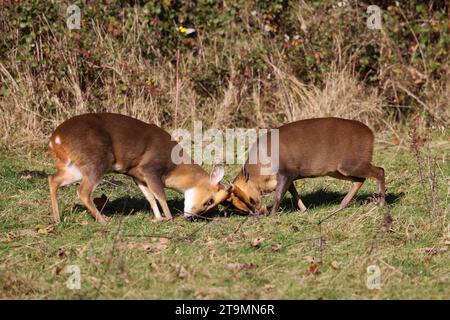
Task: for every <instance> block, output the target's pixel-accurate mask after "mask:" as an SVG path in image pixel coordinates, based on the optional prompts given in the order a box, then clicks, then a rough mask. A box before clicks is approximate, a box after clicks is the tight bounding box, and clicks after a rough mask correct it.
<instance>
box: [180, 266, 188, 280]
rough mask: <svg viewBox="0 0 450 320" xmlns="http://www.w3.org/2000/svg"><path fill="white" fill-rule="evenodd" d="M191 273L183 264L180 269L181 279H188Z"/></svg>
mask: <svg viewBox="0 0 450 320" xmlns="http://www.w3.org/2000/svg"><path fill="white" fill-rule="evenodd" d="M188 275H189V273H188V271H187V270H186V268H185V267H183V266H181V267H180V271H178V278H180V279H186V278H187V277H188Z"/></svg>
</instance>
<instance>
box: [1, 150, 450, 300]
mask: <svg viewBox="0 0 450 320" xmlns="http://www.w3.org/2000/svg"><path fill="white" fill-rule="evenodd" d="M431 150H432V151H431V152H432V154H433V155H434V157H435V159H436V164H435V166H434V167H433V168H434V169H435V175H433V174H430V170H428V169H429V168H428V166H427V164H426V163H422V164H421V165H420V166H419V165H418V162H417V159H416V157H415V156H414V155H413V153H412V152H411V151H410V150H409V149H408V148H405V147H401V146H388V145H386V146H383V145H380V144H378V147H377V150H376V156H375V160H374V163H375V164H377V165H381V166H383V167H384V168H385V170H386V178H387V179H386V180H387V203H388V205H387V206H386V207H384V208H381V209H380V208H378V207H376V206H375V205H374V204H373V203H372V201H371V196H372V195H373V193H374V192H375V190H376V188H375V183H374V182H373V181H370V180H369V181H368V182H366V184H365V186H364V187H363V188H362V190H361V191H360V193H359V195H358V198H357V199H356V201H353V202H352V203H351V205H350V206H349V208H347V209H345V210H343V211H341V212H339V213H338V214H336V215H334V216H332V217H330V218H329V219H327V220H325V221H324V222H323V223H322V224H321V226H319V225H318V222H319V221H321V220H322V219H324V218H326V217H327V216H328V215H329V213H330V212H331V211H332V210H333V209H335V208H336V207H337V204H338V203H339V202H340V200H341V198H342V197H343V196H344V194H345V192H346V191H348V189H349V188H350V185H349V183H346V182H342V181H338V180H334V179H331V178H320V179H308V180H304V181H298V182H297V188H298V190H299V193H300V195H301V196H302V198H303V201H304V203H305V204H306V205H307V206H308V207H309V209H308V211H307V212H306V213H304V214H301V213H299V211H297V210H296V209H295V208H294V206H293V204H292V203H291V200H290V195H287V196H286V198H285V201H284V202H283V204H282V207H283V210H282V211H281V212H280V213H279V214H277V215H273V216H264V217H253V216H251V217H246V216H242V215H239V214H237V213H236V212H233V211H232V210H231V208H226V207H224V206H221V207H219V208H218V210H216V212H214V213H212V214H210V215H209V217H210V219H208V220H198V221H195V222H188V221H185V220H184V219H183V218H182V217H181V216H179V215H178V216H176V218H175V219H174V221H173V222H163V223H158V222H155V221H154V220H153V214H152V213H151V212H150V209H149V206H148V204H147V203H146V201H145V199H144V197H143V195H142V194H141V193H140V191H139V189H138V188H137V187H136V186H135V185H134V184H133V182H132V181H131V180H130V179H128V178H126V177H121V176H117V175H116V176H108V177H106V178H105V181H104V182H103V183H102V184H101V185H100V186H99V188H98V189H97V191H96V193H95V195H96V196H97V197H98V196H100V195H102V194H105V195H106V196H108V198H109V200H110V201H109V202H108V204H107V205H106V207H105V209H104V212H106V214H107V215H108V216H109V218H110V222H109V224H108V225H106V226H101V225H99V224H97V223H95V222H94V221H93V220H92V219H91V217H90V215H89V214H88V213H87V212H86V210H85V209H84V208H83V207H82V206H80V205H77V204H76V203H79V202H77V201H78V200H77V199H76V193H75V189H76V186H71V187H67V188H63V189H61V192H60V194H59V203H60V208H61V209H62V223H61V224H59V225H57V226H54V225H52V221H51V217H50V199H49V193H48V186H47V179H46V178H45V177H44V178H39V177H34V176H32V177H31V178H30V177H26V175H25V177H20V175H21V174H20V172H22V171H23V170H43V171H45V172H53V170H54V169H53V168H52V165H51V162H50V159H49V158H48V157H46V156H45V155H44V154H40V155H39V154H38V155H33V156H31V155H28V156H23V155H20V156H19V155H14V154H11V153H0V219H1V223H0V298H24V299H42V298H43V299H54V298H57V299H105V298H120V299H180V298H181V299H184V298H186V299H195V298H206V299H212V298H217V299H222V298H228V299H305V298H306V299H399V298H405V299H422V298H431V299H448V298H449V297H450V285H449V284H450V267H449V265H450V264H449V252H448V246H449V244H450V237H449V230H448V222H449V220H448V203H449V195H448V188H449V184H448V183H449V180H448V179H449V178H448V177H449V175H450V166H449V162H448V160H449V159H448V155H449V150H450V146H449V143H448V141H441V142H440V143H437V142H435V143H434V145H433V147H432V149H431ZM425 162H426V161H425ZM419 163H420V161H419ZM419 167H421V169H420V172H421V173H422V176H423V178H422V179H421V178H420V175H419V174H418V168H419ZM238 169H239V168H238V167H237V166H236V167H227V168H226V171H227V177H226V178H227V180H228V181H230V180H231V179H232V177H233V176H234V175H235V174H236V172H237V171H238ZM432 172H433V171H431V173H432ZM433 177H435V178H433ZM421 181H422V182H421ZM433 182H434V183H433ZM430 184H431V185H435V191H433V192H432V193H430V194H429V195H428V193H427V192H424V188H423V186H426V188H428V186H429V185H430ZM167 194H168V197H169V199H170V202H169V206H170V207H171V208H182V204H183V202H182V197H181V195H179V194H176V193H173V192H170V191H168V192H167ZM433 198H434V199H435V201H433ZM425 199H428V200H427V201H428V202H429V203H430V205H428V206H427V205H426V201H425ZM433 203H434V205H432V204H433ZM172 212H173V213H176V212H177V210H176V209H172ZM255 242H260V243H259V244H257V245H256V246H255V244H256V243H255ZM69 265H77V266H79V268H80V270H81V289H79V290H71V289H68V288H67V287H66V281H67V279H68V277H69V275H68V274H67V272H66V271H67V269H66V267H67V266H69ZM371 265H376V266H378V267H379V269H380V272H381V288H380V289H373V290H369V289H368V288H367V286H366V281H367V279H368V272H367V268H368V267H369V266H371Z"/></svg>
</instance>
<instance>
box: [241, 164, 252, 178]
mask: <svg viewBox="0 0 450 320" xmlns="http://www.w3.org/2000/svg"><path fill="white" fill-rule="evenodd" d="M242 174H243V176H244V181H245V182H247V181H248V179H249V178H250V175H249V173H248V171H247V170H246V169H245V166H244V168H243V169H242Z"/></svg>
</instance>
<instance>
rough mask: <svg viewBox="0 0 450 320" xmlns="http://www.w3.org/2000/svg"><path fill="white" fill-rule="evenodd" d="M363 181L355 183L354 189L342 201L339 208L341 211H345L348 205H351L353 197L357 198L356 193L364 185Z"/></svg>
mask: <svg viewBox="0 0 450 320" xmlns="http://www.w3.org/2000/svg"><path fill="white" fill-rule="evenodd" d="M364 180H365V179H363V180H362V181H354V182H353V185H352V188H351V189H350V191H349V192H348V193H347V195H346V196H345V197H344V199H342V202H341V204H340V206H339V210H342V209H344V208H345V207H347V206H348V204H349V203H350V201H352V199H353V197H354V196H355V194H356V192H358V190H359V189H360V188H361V186H362V185H363V183H364Z"/></svg>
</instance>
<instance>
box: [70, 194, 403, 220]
mask: <svg viewBox="0 0 450 320" xmlns="http://www.w3.org/2000/svg"><path fill="white" fill-rule="evenodd" d="M403 196H404V194H403V193H388V194H386V204H388V205H390V204H393V203H395V202H397V201H398V200H399V199H401V198H402V197H403ZM272 197H273V196H272V195H269V199H270V201H272ZM300 197H301V199H302V201H303V203H304V204H305V206H306V207H307V208H314V207H320V206H333V205H338V204H340V203H341V201H342V199H343V198H344V197H345V193H340V192H334V191H328V190H323V189H319V190H317V191H314V192H312V193H307V194H304V195H300ZM353 201H356V202H358V203H359V204H363V203H368V202H372V201H373V195H372V194H369V193H361V194H359V195H356V196H355V198H354V199H353V200H352V202H353ZM167 204H168V206H169V208H170V211H171V213H172V215H173V216H174V217H176V216H180V215H183V207H184V199H181V198H179V199H170V200H168V201H167ZM76 209H77V210H84V209H85V208H84V206H82V205H80V204H78V205H76ZM98 209H99V210H101V208H98ZM280 209H285V210H289V211H297V210H298V208H297V204H296V203H294V201H293V199H292V198H291V197H288V196H285V197H284V198H283V200H282V201H281V204H280ZM139 211H143V212H148V213H149V214H152V215H153V213H152V210H151V209H150V205H149V203H148V201H147V200H146V199H145V198H144V197H142V198H134V197H120V198H117V199H110V201H108V202H107V203H106V205H105V207H104V208H103V210H102V213H103V214H105V215H107V216H109V215H132V214H135V213H136V212H139ZM160 211H161V213H162V209H161V207H160ZM230 215H242V216H246V215H247V214H245V213H243V212H241V211H239V210H236V209H235V208H234V207H233V206H232V205H230V204H228V203H226V202H224V203H223V204H222V205H219V206H216V207H215V208H213V209H212V210H210V211H209V212H207V213H206V214H204V215H202V216H203V217H206V218H211V217H214V216H219V217H227V216H230Z"/></svg>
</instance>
